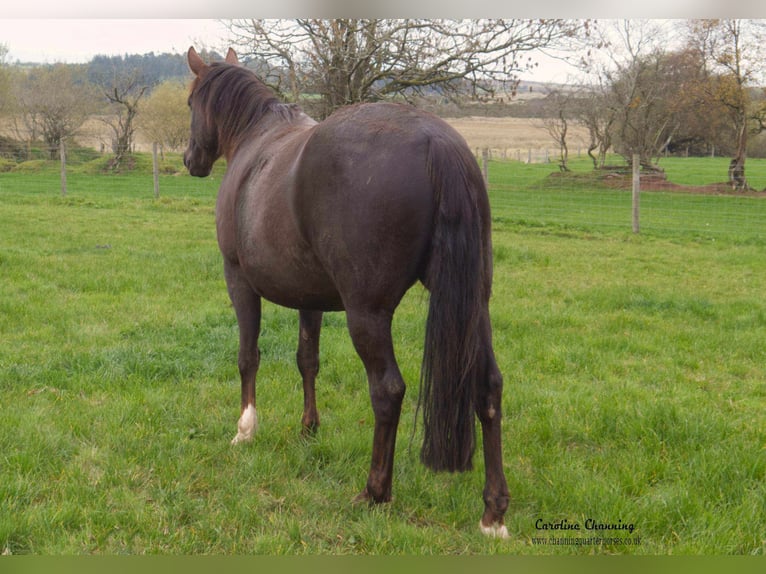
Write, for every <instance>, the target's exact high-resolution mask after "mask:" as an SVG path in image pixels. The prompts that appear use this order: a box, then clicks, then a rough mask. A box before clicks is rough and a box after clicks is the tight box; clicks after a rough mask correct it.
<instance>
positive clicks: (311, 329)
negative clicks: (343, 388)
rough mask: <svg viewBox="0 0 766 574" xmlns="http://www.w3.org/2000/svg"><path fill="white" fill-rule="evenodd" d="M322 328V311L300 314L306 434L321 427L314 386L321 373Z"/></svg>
mask: <svg viewBox="0 0 766 574" xmlns="http://www.w3.org/2000/svg"><path fill="white" fill-rule="evenodd" d="M321 328H322V312H321V311H301V312H300V332H299V334H298V353H297V355H296V358H297V360H298V370H299V371H300V373H301V377H302V378H303V417H302V418H301V424H302V425H303V430H304V432H306V433H313V432H315V431H316V429H317V428H318V427H319V413H318V412H317V404H316V392H315V390H314V384H315V381H316V378H317V374H318V373H319V332H320V330H321Z"/></svg>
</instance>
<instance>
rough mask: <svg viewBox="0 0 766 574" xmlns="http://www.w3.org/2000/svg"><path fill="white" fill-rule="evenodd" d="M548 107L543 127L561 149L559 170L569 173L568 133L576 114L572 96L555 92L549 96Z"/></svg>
mask: <svg viewBox="0 0 766 574" xmlns="http://www.w3.org/2000/svg"><path fill="white" fill-rule="evenodd" d="M546 107H547V108H548V110H547V113H546V115H545V117H544V118H543V120H542V122H543V127H544V128H545V131H547V132H548V134H549V135H550V136H551V138H553V141H555V142H556V145H557V146H558V148H559V169H560V170H561V171H569V146H568V143H567V133H568V132H569V123H570V121H571V119H572V115H573V113H574V109H573V99H572V94H571V93H570V92H567V91H564V90H553V91H552V92H551V93H550V94H548V97H547V106H546Z"/></svg>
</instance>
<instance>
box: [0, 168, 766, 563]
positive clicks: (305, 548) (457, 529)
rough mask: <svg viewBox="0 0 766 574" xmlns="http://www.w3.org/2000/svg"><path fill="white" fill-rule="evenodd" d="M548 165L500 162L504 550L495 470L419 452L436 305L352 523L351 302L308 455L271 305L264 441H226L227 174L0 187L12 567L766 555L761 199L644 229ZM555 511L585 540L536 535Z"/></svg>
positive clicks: (666, 201)
mask: <svg viewBox="0 0 766 574" xmlns="http://www.w3.org/2000/svg"><path fill="white" fill-rule="evenodd" d="M544 167H545V166H542V167H541V166H523V165H520V164H514V163H509V164H499V163H498V164H493V165H492V169H491V174H492V176H491V186H490V187H491V199H492V203H493V210H494V211H493V217H494V250H495V284H494V296H493V300H492V315H493V322H494V329H495V331H494V336H495V346H496V352H497V355H498V360H499V363H500V367H501V370H502V371H503V373H504V377H505V385H506V386H505V394H504V405H503V406H504V414H505V420H504V433H505V445H504V453H505V470H506V474H507V477H508V481H509V487H510V490H511V493H512V501H511V506H510V508H509V511H508V514H507V517H506V519H507V524H508V527H509V530H510V533H511V539H510V540H507V541H497V540H489V539H486V538H484V537H483V536H482V535H481V534H480V533H479V531H478V528H477V522H478V519H479V516H480V514H481V510H482V502H481V489H482V487H483V466H482V461H481V457H480V456H477V457H476V459H475V462H476V466H477V468H476V470H474V471H473V472H471V473H467V474H463V475H443V474H439V475H435V474H433V473H431V472H429V471H427V470H426V469H424V468H423V467H422V465H421V464H420V463H419V462H418V448H419V440H418V431H415V430H413V427H414V410H415V401H416V397H417V380H418V374H419V366H420V360H421V356H422V338H423V322H424V319H425V307H426V304H425V303H426V299H427V298H426V295H425V294H424V292H423V290H422V289H420V288H417V287H416V288H414V289H413V290H412V291H411V292H410V294H409V295H408V296H407V298H406V299H405V301H404V302H403V304H402V306H401V308H400V310H399V311H398V314H397V316H396V320H395V338H396V342H397V351H398V357H399V361H400V364H401V367H402V371H403V374H404V376H405V378H406V379H407V380H408V381H409V383H410V385H409V390H408V394H407V397H406V399H405V406H404V412H403V416H402V424H401V427H400V434H399V442H398V447H397V448H398V450H397V462H396V468H395V479H394V480H395V483H394V501H393V502H392V503H391V504H389V505H386V506H383V507H377V508H373V509H368V508H359V507H355V506H352V505H351V503H350V502H351V499H352V498H353V496H354V495H356V494H357V493H358V492H359V490H361V488H362V487H363V485H364V481H365V479H366V472H367V468H368V464H369V454H370V447H371V439H372V413H371V409H370V406H369V399H368V396H367V388H366V380H365V376H364V370H363V368H362V365H361V363H360V361H359V360H358V359H357V357H356V355H355V353H354V351H353V349H352V346H351V343H350V340H349V337H348V335H347V332H346V328H345V320H344V317H343V315H342V314H328V315H326V317H325V324H324V330H323V333H322V349H321V360H322V368H321V371H320V375H319V381H318V406H319V409H320V415H321V416H322V427H321V429H320V430H319V432H318V434H317V435H316V436H315V437H313V438H308V439H307V438H303V437H302V436H301V434H300V413H301V408H302V395H301V392H300V378H299V376H298V373H297V369H296V368H295V366H294V354H295V344H296V341H297V316H296V313H295V312H292V311H289V310H285V309H281V308H278V307H276V306H274V305H270V304H266V305H265V308H264V321H263V335H262V338H261V349H262V356H263V361H262V367H261V371H260V373H259V385H258V401H259V402H258V406H259V416H260V419H261V429H260V431H259V434H258V435H257V437H256V439H255V440H254V441H253V443H251V444H247V445H240V446H238V447H236V448H233V447H231V446H230V445H229V440H230V439H231V437H232V436H233V434H234V432H235V430H236V429H235V425H236V419H237V416H238V414H239V413H238V408H239V383H238V375H237V370H236V352H237V337H236V323H235V319H234V316H233V312H232V310H231V307H230V305H229V302H228V298H227V295H226V289H225V285H224V282H223V277H222V272H221V262H220V256H219V254H218V251H217V247H216V242H215V233H214V224H213V209H214V208H213V205H214V197H215V190H216V187H217V183H218V177H219V176H218V175H214V177H213V178H211V179H209V180H196V179H192V178H189V177H186V176H166V177H163V178H162V181H161V187H162V197H161V198H160V199H159V200H154V199H153V197H152V185H151V176H149V175H139V174H134V175H127V176H92V175H82V174H72V175H70V177H69V182H68V183H69V194H68V196H67V197H66V198H61V197H60V195H59V184H58V179H57V174H56V172H55V170H53V171H51V172H46V171H43V172H41V173H35V174H18V173H8V174H0V276H1V277H2V281H1V282H0V340H1V341H2V344H1V345H0V400H1V401H2V407H0V408H2V416H1V417H0V553H6V554H21V553H37V554H80V553H94V554H123V553H170V554H196V553H212V554H221V553H227V554H235V553H239V554H244V553H265V554H316V553H333V554H444V553H451V554H452V553H460V554H495V553H510V554H601V553H618V554H619V553H627V554H702V553H704V554H763V553H764V550H766V514H765V513H764V511H763V509H764V508H766V408H764V407H766V385H765V384H764V381H766V346H765V345H764V341H766V336H765V335H766V299H764V296H763V294H764V292H765V291H766V259H764V255H763V247H764V243H766V232H764V231H763V222H764V217H766V214H765V213H764V206H766V200H763V199H758V198H747V199H745V198H737V197H716V196H692V195H688V194H665V193H663V194H659V193H658V194H646V195H645V196H644V197H643V198H642V202H643V203H642V206H643V207H644V208H645V209H646V210H647V215H646V216H645V217H646V219H647V221H646V225H645V227H644V231H643V233H642V234H640V235H637V236H636V235H633V234H632V233H630V198H629V195H630V194H629V193H628V194H626V193H625V192H621V191H615V190H609V189H606V188H603V187H599V186H598V185H597V184H595V183H594V182H593V181H590V182H588V181H587V178H586V177H583V178H582V179H578V180H577V181H576V182H575V183H574V184H572V185H573V187H570V188H569V189H564V188H563V187H562V184H561V182H560V179H556V178H550V177H548V174H549V173H550V166H547V169H543V168H544ZM582 171H583V173H585V170H584V169H583V170H582ZM626 195H627V199H626ZM626 201H627V203H626ZM562 206H563V208H562ZM594 206H595V207H594ZM626 206H627V211H626ZM671 207H672V209H670V208H671ZM594 210H595V211H597V213H596V214H594ZM652 210H654V213H656V214H657V215H656V216H653V217H656V218H657V223H652V219H651V218H650V216H649V215H648V213H652V212H653V211H652ZM678 214H682V215H678ZM660 215H661V216H662V217H660ZM626 217H627V218H626ZM413 434H414V438H413ZM589 519H590V520H594V521H596V522H597V523H603V524H621V525H632V526H633V532H632V533H626V532H625V531H617V532H608V531H607V532H604V531H591V530H585V525H586V521H588V520H589ZM562 521H566V522H567V523H568V524H575V523H576V524H579V525H581V528H582V530H581V531H580V532H572V531H567V532H561V531H551V530H543V529H541V525H544V524H556V523H559V524H560V523H561V522H562ZM588 524H590V523H588ZM565 536H566V537H569V538H570V539H571V538H574V539H577V540H579V542H574V543H573V542H571V541H570V543H568V544H565V545H560V544H554V540H552V539H551V537H554V538H555V539H557V540H558V539H560V538H562V537H565ZM595 536H602V537H603V536H608V537H612V536H620V537H626V538H628V539H629V540H628V541H626V542H629V544H627V543H614V542H610V543H605V544H591V543H588V542H587V541H588V540H589V539H590V541H591V542H593V540H592V539H593V538H594V537H595ZM575 544H577V545H575Z"/></svg>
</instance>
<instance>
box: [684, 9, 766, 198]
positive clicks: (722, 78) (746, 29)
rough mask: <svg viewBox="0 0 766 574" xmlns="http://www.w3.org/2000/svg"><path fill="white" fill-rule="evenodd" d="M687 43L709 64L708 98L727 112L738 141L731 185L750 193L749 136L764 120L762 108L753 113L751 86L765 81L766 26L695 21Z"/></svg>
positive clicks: (757, 129)
mask: <svg viewBox="0 0 766 574" xmlns="http://www.w3.org/2000/svg"><path fill="white" fill-rule="evenodd" d="M687 43H688V45H689V46H690V47H691V49H694V50H697V51H698V52H699V54H700V55H701V56H702V58H704V61H705V63H706V68H705V71H706V73H707V75H708V77H709V78H710V81H709V82H708V84H707V86H706V92H705V94H706V96H707V97H708V98H709V99H710V100H712V101H714V102H717V103H719V104H721V105H722V106H724V107H725V108H726V109H727V110H728V118H729V121H730V123H731V126H732V128H733V132H734V138H735V140H734V146H733V147H734V153H733V157H732V159H731V162H730V163H729V182H730V184H731V186H732V188H733V189H735V190H747V189H749V188H750V186H749V184H748V183H747V178H746V176H745V160H746V158H747V143H748V136H749V135H750V134H751V133H758V132H759V131H760V130H761V129H762V127H763V117H764V112H763V110H762V109H761V108H760V107H759V108H756V109H755V110H754V109H753V106H752V102H751V98H750V86H752V84H753V83H754V82H755V81H757V80H759V79H762V78H758V76H757V74H758V73H759V72H761V71H762V62H763V60H764V56H766V54H764V48H763V46H764V44H765V43H766V26H765V25H764V23H763V22H759V21H748V20H696V21H692V22H690V23H689V26H688V33H687Z"/></svg>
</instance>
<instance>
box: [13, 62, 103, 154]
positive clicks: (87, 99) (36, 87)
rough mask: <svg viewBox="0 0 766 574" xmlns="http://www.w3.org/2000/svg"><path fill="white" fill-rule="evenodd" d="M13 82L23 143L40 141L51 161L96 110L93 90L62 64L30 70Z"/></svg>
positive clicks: (72, 70) (71, 69)
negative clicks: (67, 139) (23, 129)
mask: <svg viewBox="0 0 766 574" xmlns="http://www.w3.org/2000/svg"><path fill="white" fill-rule="evenodd" d="M16 80H17V81H16V82H15V83H14V86H13V91H14V97H15V100H16V103H17V107H18V112H19V116H20V117H21V119H22V121H23V125H24V126H25V128H26V130H25V131H26V135H27V138H25V139H35V138H36V137H38V136H39V137H42V138H43V139H44V141H45V143H46V144H47V145H48V151H49V154H50V156H51V158H53V157H55V156H56V154H57V153H58V151H59V145H60V144H61V142H62V141H63V140H65V139H66V138H69V137H71V136H73V135H75V134H76V133H77V131H78V130H79V129H80V127H81V126H82V124H83V123H84V122H85V120H86V119H87V118H88V115H89V114H91V113H93V111H94V109H95V108H96V105H97V104H96V99H95V94H94V90H93V87H92V86H91V85H90V84H88V83H87V81H86V80H85V77H84V75H83V74H79V73H78V70H77V68H75V67H73V66H68V65H65V64H55V65H52V66H44V67H39V68H34V69H32V70H30V71H28V72H27V73H25V74H23V75H19V76H17V77H16Z"/></svg>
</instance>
